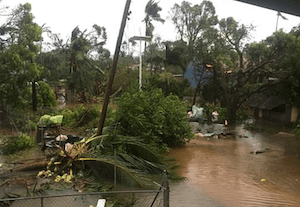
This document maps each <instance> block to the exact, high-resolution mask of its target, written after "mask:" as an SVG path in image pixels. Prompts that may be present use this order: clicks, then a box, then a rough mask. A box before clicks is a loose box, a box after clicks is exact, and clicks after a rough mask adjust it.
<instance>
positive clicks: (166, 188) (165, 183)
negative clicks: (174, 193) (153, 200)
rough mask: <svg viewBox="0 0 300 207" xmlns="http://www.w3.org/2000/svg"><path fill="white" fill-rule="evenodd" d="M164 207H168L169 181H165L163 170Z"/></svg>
mask: <svg viewBox="0 0 300 207" xmlns="http://www.w3.org/2000/svg"><path fill="white" fill-rule="evenodd" d="M163 187H164V207H169V206H170V205H169V200H170V188H169V181H168V179H167V171H166V170H164V181H163Z"/></svg>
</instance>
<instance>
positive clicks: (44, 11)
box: [1, 0, 300, 54]
mask: <svg viewBox="0 0 300 207" xmlns="http://www.w3.org/2000/svg"><path fill="white" fill-rule="evenodd" d="M26 2H28V3H31V5H32V13H33V15H34V16H35V19H34V21H35V22H37V23H38V24H39V25H43V24H45V25H46V26H47V27H49V28H50V29H51V31H52V32H54V33H59V34H61V37H62V38H63V39H64V40H66V39H67V38H69V37H70V34H71V32H72V30H73V29H74V28H75V27H76V26H79V28H80V29H81V30H84V29H88V30H89V29H91V27H92V25H93V24H98V25H99V26H104V27H105V28H106V29H107V36H108V40H107V44H106V46H105V47H106V48H107V49H109V50H110V51H111V53H112V54H113V53H114V50H115V45H116V41H117V37H118V32H119V29H120V24H121V19H122V15H123V11H124V7H125V3H126V0H85V1H82V0H2V3H1V4H2V5H7V6H10V7H11V8H15V7H16V6H17V5H18V4H20V3H22V4H23V3H26ZM147 2H148V0H132V1H131V5H130V10H131V12H132V14H131V15H130V20H129V21H128V22H127V25H126V28H125V33H124V37H123V40H126V39H128V38H130V37H132V36H134V35H144V31H145V25H144V23H142V20H143V18H144V16H145V14H144V9H145V6H146V4H147ZM181 2H182V1H181V0H160V1H159V6H160V7H162V11H161V16H162V18H164V19H165V20H166V22H165V23H164V24H161V23H154V26H155V27H156V28H155V30H154V35H158V36H160V37H161V38H162V40H175V39H176V38H177V34H176V31H175V29H174V26H173V24H172V23H171V20H170V18H169V12H170V8H171V7H172V6H173V5H174V4H175V3H178V4H180V3H181ZM188 2H191V3H192V5H194V4H200V3H201V2H202V1H201V0H189V1H188ZM211 2H212V3H213V4H214V6H215V8H216V14H217V15H218V16H219V19H220V18H226V17H229V16H232V17H233V18H234V19H235V20H237V21H239V22H240V23H243V24H246V25H249V24H252V25H253V26H255V27H256V30H255V31H254V32H253V33H252V35H253V41H259V40H261V39H264V38H266V37H267V36H269V35H271V34H272V33H273V32H274V31H275V28H276V19H277V12H276V11H273V10H269V9H264V8H260V7H257V6H252V5H249V4H245V3H241V2H237V1H234V0H211ZM283 15H284V16H285V17H287V18H288V20H283V19H279V24H278V28H282V29H283V30H284V31H285V32H289V31H290V30H291V28H292V27H293V26H297V25H298V24H299V23H300V17H297V16H292V15H288V14H284V13H283ZM1 21H2V22H1V24H2V23H3V21H4V19H3V18H1Z"/></svg>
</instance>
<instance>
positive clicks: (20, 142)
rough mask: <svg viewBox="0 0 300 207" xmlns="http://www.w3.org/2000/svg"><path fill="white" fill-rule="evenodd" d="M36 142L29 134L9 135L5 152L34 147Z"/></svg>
mask: <svg viewBox="0 0 300 207" xmlns="http://www.w3.org/2000/svg"><path fill="white" fill-rule="evenodd" d="M34 144H35V142H34V139H33V138H32V137H30V136H29V135H27V134H22V135H21V136H18V137H8V138H6V140H5V144H4V148H3V154H5V155H8V154H13V153H15V152H17V151H20V150H24V149H28V148H32V147H33V146H34Z"/></svg>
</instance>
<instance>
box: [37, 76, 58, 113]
mask: <svg viewBox="0 0 300 207" xmlns="http://www.w3.org/2000/svg"><path fill="white" fill-rule="evenodd" d="M37 100H38V105H39V106H41V107H51V106H56V98H55V94H54V92H53V90H52V89H51V87H50V86H49V84H47V83H46V82H44V81H38V93H37Z"/></svg>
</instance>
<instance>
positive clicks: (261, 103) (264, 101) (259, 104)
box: [245, 93, 286, 110]
mask: <svg viewBox="0 0 300 207" xmlns="http://www.w3.org/2000/svg"><path fill="white" fill-rule="evenodd" d="M285 103H286V101H285V100H283V99H281V98H280V97H277V96H273V95H269V94H268V93H259V94H254V95H252V96H251V97H250V98H249V100H248V101H247V102H246V103H245V104H246V105H247V106H250V107H254V108H259V109H267V110H271V109H273V108H276V107H277V106H280V105H282V104H285Z"/></svg>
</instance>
